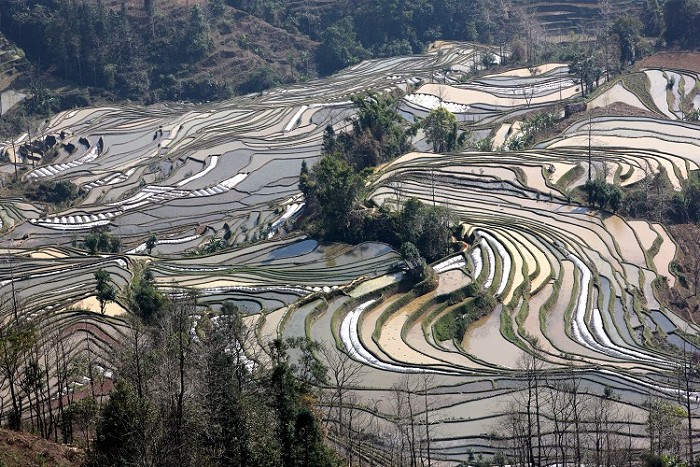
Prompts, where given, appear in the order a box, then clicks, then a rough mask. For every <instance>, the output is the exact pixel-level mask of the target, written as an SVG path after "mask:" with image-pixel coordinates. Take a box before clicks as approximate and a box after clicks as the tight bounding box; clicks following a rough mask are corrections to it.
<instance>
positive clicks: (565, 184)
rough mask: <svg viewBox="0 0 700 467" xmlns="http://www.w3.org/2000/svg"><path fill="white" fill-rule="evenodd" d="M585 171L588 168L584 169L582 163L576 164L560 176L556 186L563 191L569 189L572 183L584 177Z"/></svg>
mask: <svg viewBox="0 0 700 467" xmlns="http://www.w3.org/2000/svg"><path fill="white" fill-rule="evenodd" d="M585 172H586V169H584V168H583V166H581V164H576V165H575V166H573V167H572V168H570V169H569V170H567V171H566V173H565V174H564V175H562V176H561V177H560V178H559V180H558V181H557V183H555V186H556V187H558V188H559V189H560V190H562V191H564V190H567V189H568V188H569V186H570V185H571V184H572V183H574V182H575V181H576V180H578V179H579V178H581V177H583V174H584V173H585Z"/></svg>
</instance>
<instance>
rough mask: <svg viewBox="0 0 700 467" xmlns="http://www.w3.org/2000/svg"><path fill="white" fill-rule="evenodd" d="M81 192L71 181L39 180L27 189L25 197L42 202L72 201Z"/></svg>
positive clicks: (59, 202)
mask: <svg viewBox="0 0 700 467" xmlns="http://www.w3.org/2000/svg"><path fill="white" fill-rule="evenodd" d="M82 194H83V192H82V190H80V189H78V187H77V186H75V185H73V184H72V183H71V182H68V181H65V180H61V181H58V182H39V183H38V184H37V185H35V186H32V187H31V188H30V189H29V190H27V193H26V195H27V198H29V199H30V200H32V201H39V202H43V203H52V204H61V203H66V202H69V201H73V200H74V199H76V198H79V197H80V196H81V195H82Z"/></svg>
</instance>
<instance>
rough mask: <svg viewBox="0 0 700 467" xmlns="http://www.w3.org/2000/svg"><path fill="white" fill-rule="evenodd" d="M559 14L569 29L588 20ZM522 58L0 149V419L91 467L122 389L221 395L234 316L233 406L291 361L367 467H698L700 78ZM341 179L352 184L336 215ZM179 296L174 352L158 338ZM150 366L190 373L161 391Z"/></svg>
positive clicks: (458, 65)
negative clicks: (212, 389) (153, 355)
mask: <svg viewBox="0 0 700 467" xmlns="http://www.w3.org/2000/svg"><path fill="white" fill-rule="evenodd" d="M562 3H565V2H562ZM580 3H581V5H583V4H586V2H580ZM581 5H579V7H580V8H581V11H584V12H586V11H588V10H587V8H588V7H586V6H585V5H583V6H581ZM566 6H567V7H569V6H571V5H566ZM319 8H320V7H319ZM551 9H556V8H555V6H553V5H549V6H548V7H542V8H541V10H538V11H539V13H538V14H539V15H540V16H541V17H540V19H541V20H543V21H545V22H546V24H548V25H549V26H547V27H549V28H551V30H552V31H554V30H556V28H557V27H561V28H564V29H567V28H569V24H570V23H571V24H574V23H580V21H581V20H580V18H578V17H577V16H576V15H579V14H581V12H580V11H579V10H578V9H576V10H572V11H574V13H571V12H568V13H567V12H566V11H563V10H562V11H559V10H557V11H554V12H552V11H550V10H551ZM572 17H573V19H571V18H572ZM560 23H561V24H560ZM545 29H546V28H545ZM550 32H551V31H550ZM554 34H558V33H554ZM552 37H554V36H552ZM512 53H515V51H514V50H511V48H510V47H503V46H499V45H496V46H487V45H481V44H478V43H476V42H460V41H450V40H438V41H435V42H433V43H431V44H430V46H428V47H427V48H426V50H425V51H424V52H423V53H419V54H413V55H408V54H404V55H399V56H394V57H389V58H373V59H366V60H363V61H361V62H359V63H356V64H353V65H351V66H349V67H347V68H345V69H343V70H341V71H339V72H337V73H335V74H333V75H331V76H329V77H326V78H314V79H309V80H307V81H304V82H299V83H296V84H285V85H281V86H277V87H273V88H271V89H268V90H264V91H260V92H254V93H248V94H242V95H238V96H235V97H230V98H228V99H226V100H221V101H216V102H204V103H200V104H193V103H188V102H175V101H169V102H163V103H158V104H155V105H150V106H145V105H137V104H133V105H129V104H122V103H119V104H118V105H117V104H116V103H115V104H114V105H103V106H97V107H82V108H75V109H72V110H65V111H62V112H60V113H56V114H54V115H52V116H51V117H50V118H49V119H47V120H46V121H44V122H43V123H42V124H41V125H40V126H39V127H37V128H33V129H30V131H29V132H24V133H23V134H21V135H19V136H17V137H15V138H13V139H12V140H7V141H4V142H2V144H1V145H0V150H1V151H2V155H3V157H2V165H1V166H0V173H2V176H3V195H2V196H3V197H2V198H1V199H0V229H1V230H0V253H1V254H2V258H1V259H0V297H2V298H1V310H0V311H1V313H2V316H3V320H4V321H3V322H4V323H5V326H6V327H7V330H6V331H5V332H6V333H7V335H6V336H3V335H0V340H2V342H3V343H2V349H0V367H1V369H2V373H1V374H2V377H0V381H1V382H2V386H0V416H1V417H2V424H3V425H8V424H9V425H11V424H12V422H13V420H14V422H15V423H16V424H22V425H24V426H29V425H30V424H31V427H32V430H31V431H34V432H35V433H38V434H40V435H41V436H44V437H46V438H49V439H51V438H52V437H54V435H55V437H56V438H57V439H62V440H63V441H64V442H66V443H68V442H75V443H77V444H79V441H78V440H80V439H84V440H85V442H86V443H89V442H90V441H89V440H90V439H91V438H95V439H96V440H97V441H96V442H97V443H98V444H99V443H100V442H103V441H104V439H106V438H103V437H104V436H106V435H105V434H104V433H103V434H102V435H100V434H99V431H98V434H97V435H94V434H91V433H92V431H91V430H95V429H96V426H97V425H96V423H97V422H95V419H94V418H90V417H89V416H88V415H89V413H92V412H90V410H93V409H89V407H88V404H87V403H82V405H81V401H83V402H84V401H86V400H95V401H98V403H99V404H100V405H104V404H113V403H114V400H117V399H116V398H115V397H112V400H110V401H109V402H106V401H107V400H108V399H110V396H109V394H110V391H114V390H115V389H114V388H120V387H121V386H120V384H119V382H120V379H127V380H129V381H132V380H133V381H134V383H133V385H134V386H138V394H139V397H141V396H142V394H141V393H142V391H143V392H148V391H153V390H154V388H153V387H154V385H155V386H160V385H162V387H163V388H168V389H167V391H171V392H169V393H168V394H172V395H173V396H172V398H171V399H169V402H167V403H164V404H165V405H168V404H171V406H172V407H175V408H174V409H172V416H173V417H174V418H178V417H179V418H178V420H180V422H182V420H184V419H187V417H188V415H187V410H186V407H187V403H186V402H183V401H187V400H192V401H197V400H201V401H206V400H207V396H206V394H209V393H207V392H206V391H205V389H202V387H200V386H199V385H195V384H187V383H186V378H190V377H192V378H193V379H194V376H191V375H192V374H194V373H196V372H198V371H205V370H206V371H210V369H209V367H206V369H205V368H204V367H205V366H206V365H205V364H204V363H202V362H204V361H209V360H207V359H208V358H209V357H208V356H207V357H206V358H205V357H203V356H202V355H205V353H204V351H202V350H194V349H196V348H206V349H209V350H207V351H208V352H213V350H211V349H213V348H215V347H211V346H214V344H216V343H214V344H213V343H212V340H211V339H210V338H209V335H210V333H212V332H213V331H212V330H217V329H219V328H226V327H227V326H229V324H230V323H231V322H235V323H236V324H235V326H233V325H231V326H233V327H235V332H234V331H232V334H230V335H229V334H227V335H226V336H227V337H226V339H225V342H223V343H220V347H216V348H217V349H219V350H218V352H219V354H221V355H224V354H225V355H229V356H232V355H233V356H234V358H235V361H236V362H235V364H236V365H237V366H236V368H238V369H237V370H236V375H237V376H236V378H238V384H239V385H241V384H243V385H244V384H247V383H245V381H248V380H250V381H254V380H255V379H256V378H258V377H259V378H262V376H259V375H263V374H268V373H266V372H268V371H269V369H270V368H276V365H279V364H280V362H283V363H284V364H286V362H287V361H288V362H289V365H291V367H292V368H293V373H294V377H295V378H298V379H299V380H301V381H303V382H304V383H308V387H306V386H304V388H305V389H304V390H305V391H307V399H305V402H303V403H302V405H304V404H306V405H305V407H306V406H308V407H310V409H309V410H310V411H311V413H313V414H316V415H317V416H318V417H319V420H320V422H319V423H320V425H321V432H322V433H323V435H324V437H325V439H326V441H325V442H326V443H327V444H328V445H330V446H331V447H332V448H333V449H334V450H336V451H338V452H339V453H341V454H342V456H343V459H345V460H346V462H345V463H346V465H365V464H367V465H410V466H418V465H421V466H426V465H506V464H507V465H583V464H585V465H598V466H602V465H605V466H613V465H616V466H617V465H640V462H642V460H641V459H642V456H643V454H644V453H650V454H649V455H652V456H654V455H656V456H659V458H660V459H661V458H663V459H666V460H665V461H664V462H667V461H668V460H669V459H681V458H682V459H686V460H687V464H682V463H681V464H682V465H692V464H693V462H694V456H696V455H697V454H696V453H697V452H698V450H700V434H699V433H696V431H699V430H700V419H699V417H700V406H699V405H700V402H699V399H698V398H699V397H700V384H699V383H700V371H698V369H700V366H699V365H700V363H699V362H700V361H699V360H698V358H697V355H698V354H700V326H699V325H698V324H697V321H696V320H697V311H698V304H699V299H698V298H697V291H698V287H699V286H700V257H699V256H698V254H700V248H698V242H700V239H699V238H698V237H697V235H698V234H699V233H700V229H697V227H696V226H693V225H691V224H694V223H697V221H698V220H699V219H700V197H699V196H698V193H700V188H699V187H700V182H699V181H698V173H700V172H698V171H699V170H700V125H699V124H698V122H697V114H698V110H697V109H700V68H698V67H696V66H694V65H695V64H696V63H697V60H698V56H697V55H696V54H693V53H687V54H685V55H683V56H684V57H685V58H684V59H683V60H676V59H667V60H664V54H663V53H662V54H658V55H652V56H651V57H648V58H646V59H645V60H642V61H638V62H637V63H636V64H635V66H634V68H631V69H628V70H627V71H626V72H625V73H621V74H615V73H607V72H606V71H604V70H601V71H600V72H599V73H598V75H597V76H595V78H590V77H589V76H588V75H585V71H582V68H583V67H584V66H585V63H584V62H583V61H582V62H580V63H576V62H574V63H572V62H571V61H569V62H564V61H552V62H540V63H538V64H537V65H536V66H535V65H531V66H524V65H517V64H511V54H512ZM692 60H695V63H690V62H691V61H692ZM575 65H580V67H581V68H578V69H577V67H576V66H575ZM388 107H391V109H389V110H387V108H388ZM373 112H374V113H373ZM381 112H384V113H381ZM377 115H381V116H385V115H390V116H391V119H393V120H391V122H390V123H389V124H387V125H389V126H388V127H386V128H390V130H386V131H385V132H384V133H382V135H381V136H377V134H378V133H377V131H375V130H376V128H377V126H373V125H378V124H377V123H376V122H377V121H380V120H381V118H379V117H377V118H376V120H371V118H374V117H376V116H377ZM440 116H442V118H445V119H446V120H445V121H447V122H449V124H451V125H453V126H452V127H449V126H448V128H447V130H446V133H439V131H438V130H441V129H440V128H438V127H437V126H435V127H431V124H430V123H429V122H434V121H435V120H434V119H437V118H438V117H440ZM382 118H383V117H382ZM367 122H370V123H367ZM381 122H382V124H385V122H386V120H381ZM392 125H393V126H392ZM397 128H398V129H400V131H399V130H397ZM373 131H374V133H372V132H373ZM450 131H452V133H450ZM397 132H400V133H401V134H400V138H399V137H398V136H396V135H397V134H398V133H397ZM367 134H373V135H374V138H375V139H376V141H379V143H375V142H373V141H374V140H372V141H370V142H368V141H369V140H368V139H362V138H369V137H367V136H366V135H367ZM363 135H365V136H363ZM394 137H396V138H397V139H396V141H400V142H399V143H396V144H395V145H394V146H391V148H392V150H394V151H395V154H396V157H392V158H383V156H382V154H384V151H385V147H389V146H390V145H386V146H381V148H380V149H378V148H379V145H381V144H384V143H385V142H386V141H395V140H393V139H390V138H394ZM353 138H354V139H353ZM401 138H404V139H401ZM348 141H351V143H352V144H356V146H352V144H351V143H348ZM358 147H359V148H360V149H357V148H358ZM348 148H350V149H348ZM343 151H345V154H350V156H348V157H350V158H351V159H349V160H350V162H349V163H346V162H342V164H341V162H337V160H336V159H337V157H336V156H334V154H335V153H336V152H340V153H342V152H343ZM353 151H354V152H353ZM377 154H379V156H376V155H377ZM372 155H374V156H375V159H373V160H372V162H371V163H365V161H366V158H368V157H373V156H372ZM338 157H339V156H338ZM352 157H356V159H352ZM362 158H364V159H362ZM360 160H361V161H362V163H361V164H362V165H361V167H360V169H361V170H357V172H356V173H355V172H353V171H352V167H353V163H354V162H353V161H360ZM333 161H335V162H333ZM332 164H336V165H332ZM359 164H360V162H357V164H356V165H355V166H356V167H357V166H358V165H359ZM325 168H328V170H329V171H330V170H334V171H335V172H333V173H334V174H341V175H339V177H340V176H344V177H346V178H345V179H342V180H341V181H342V182H343V183H346V184H343V183H341V182H338V181H337V180H336V182H335V183H336V184H335V185H333V186H332V187H331V188H329V189H328V190H326V191H324V188H323V186H322V184H323V183H324V180H325V179H324V178H323V177H324V176H325V175H324V173H325V172H322V170H324V169H325ZM351 172H352V173H351ZM300 173H301V178H300ZM328 173H330V172H328ZM353 177H355V178H353ZM348 180H350V181H348ZM351 189H352V190H354V191H353V195H354V196H355V198H354V201H353V202H352V203H350V204H347V205H346V204H343V202H342V201H341V198H342V197H343V196H345V193H346V191H344V190H351ZM66 193H67V194H66ZM54 196H63V197H64V199H62V200H61V201H60V202H54V201H52V199H51V197H54ZM66 200H67V201H66ZM421 216H422V217H421ZM431 216H432V217H431ZM416 219H423V221H419V220H416ZM425 219H427V220H425ZM669 219H672V220H669ZM331 221H335V222H336V224H334V225H332V226H331V227H328V226H327V224H324V222H331ZM421 222H422V223H421ZM392 225H399V226H400V227H399V228H398V230H397V229H394V230H392V227H390V226H392ZM410 226H417V227H415V229H414V228H413V227H410ZM409 227H410V228H409ZM395 230H397V231H395ZM368 232H374V233H372V234H371V235H370V234H369V233H368ZM437 236H440V238H439V239H437V238H436V237H437ZM407 244H409V245H408V246H407ZM415 245H418V248H417V247H416V246H415ZM430 248H432V249H430ZM417 250H420V251H417ZM144 297H146V298H144ZM149 300H150V301H149ZM158 300H167V301H168V303H169V305H168V307H169V308H167V309H168V310H170V311H169V313H172V315H173V316H175V317H179V318H172V322H171V321H167V320H166V321H165V322H166V323H169V324H167V326H171V327H173V326H175V327H177V326H180V328H178V329H179V331H178V330H176V331H172V329H174V328H168V329H171V332H172V334H168V335H169V336H170V337H169V339H172V341H168V340H166V339H163V340H162V341H161V340H159V339H158V338H151V337H149V336H148V335H147V333H146V332H145V331H144V330H143V328H144V326H147V325H150V324H152V323H159V322H160V321H158V320H160V319H161V318H158V316H159V315H158V313H160V312H155V311H154V312H153V314H149V313H151V311H150V310H151V309H150V308H149V307H151V306H152V307H153V310H155V309H156V308H157V307H158V306H160V305H159V303H160V302H158ZM134 304H137V305H136V308H135V305H134ZM232 310H233V311H232ZM138 316H140V318H139V319H137V318H136V317H138ZM234 317H235V318H234ZM178 319H179V320H178ZM144 323H145V324H144ZM156 326H161V327H162V328H163V329H165V327H166V325H163V324H156ZM233 327H232V328H231V329H233ZM226 329H228V328H226ZM162 332H165V331H162ZM13 333H14V334H13ZM30 335H31V337H27V336H30ZM23 336H24V337H23ZM23 339H24V340H23ZM185 341H186V343H183V342H185ZM216 345H219V344H216ZM150 348H152V349H156V351H160V350H158V349H161V350H162V352H163V354H164V355H171V354H169V353H168V352H171V351H172V352H173V353H172V358H170V357H167V358H165V357H164V359H163V360H162V361H161V360H159V361H161V363H160V364H155V365H153V366H152V367H149V366H148V365H149V364H148V362H146V363H144V362H141V361H139V355H143V356H144V359H146V357H145V356H146V355H148V352H149V350H148V349H150ZM173 349H175V350H173ZM178 349H179V350H178ZM200 351H201V352H202V353H198V352H200ZM178 352H179V353H178ZM206 355H208V354H206ZM149 358H150V357H149ZM186 359H187V362H186ZM287 359H288V360H287ZM124 361H128V362H130V363H128V364H124ZM197 361H199V362H200V363H198V362H197ZM315 365H317V366H315ZM25 368H30V369H33V371H34V372H35V373H36V374H35V375H34V379H32V378H30V377H29V376H26V375H25V373H26V372H28V371H29V370H25ZM186 368H187V370H186ZM318 368H322V370H321V373H322V374H317V373H315V372H316V371H317V370H318ZM142 371H143V373H142ZM149 372H150V373H149ZM188 372H189V373H188ZM26 374H27V375H31V374H32V373H26ZM144 374H149V375H151V376H144ZM134 375H136V376H134ZM266 377H267V376H266ZM149 378H150V379H149ZM178 378H180V379H178ZM265 381H268V380H267V379H266V380H265ZM271 381H273V383H270V384H273V385H274V379H272V380H271ZM142 382H143V388H142V387H141V383H142ZM250 384H252V383H250ZM149 385H150V388H149ZM163 390H164V391H165V390H166V389H163ZM239 390H240V387H239ZM134 391H136V390H135V389H134ZM120 394H121V393H120ZM124 397H126V396H124ZM130 397H131V396H130ZM134 397H135V396H134ZM178 398H179V399H178ZM127 399H128V398H127ZM127 399H124V400H127ZM165 399H167V398H165ZM165 399H164V400H165ZM119 400H121V399H119ZM124 404H126V402H124ZM183 405H184V406H185V409H183ZM71 406H76V407H80V409H79V410H73V411H71V412H69V413H70V417H71V418H70V420H71V422H70V423H71V435H70V437H67V436H66V435H65V428H64V427H65V425H64V423H65V422H63V421H61V420H63V419H64V418H65V417H67V415H64V413H63V412H64V411H66V413H68V411H69V410H71V409H70V407H71ZM86 407H88V408H86ZM88 409H89V410H88ZM94 410H97V409H94ZM144 410H145V409H144ZM134 413H138V411H137V412H134ZM86 414H88V415H86ZM13 417H14V418H13ZM135 417H136V416H135ZM261 420H262V419H256V423H260V424H263V425H264V424H265V423H266V422H264V421H261ZM114 423H116V422H114ZM120 423H121V422H120ZM182 423H185V422H182ZM201 423H202V424H205V425H206V424H208V423H210V422H209V421H206V420H204V421H202V422H201ZM297 423H298V419H297ZM59 430H64V431H62V433H64V434H63V435H61V436H59V434H58V433H59ZM81 430H82V431H81ZM293 430H294V429H292V431H293ZM296 430H297V432H295V433H297V434H295V436H297V435H298V430H299V428H298V426H297V428H296ZM101 436H102V437H101ZM149 436H150V435H149ZM153 436H154V437H155V435H153ZM173 436H175V438H174V439H178V440H179V439H180V438H178V437H177V436H179V435H173ZM69 438H70V439H69ZM154 446H155V444H154ZM148 449H151V450H153V452H155V450H156V448H155V447H150V448H148ZM158 449H160V448H158ZM222 449H223V448H222ZM251 449H252V448H251ZM148 452H152V451H148ZM88 454H89V450H88ZM307 454H308V453H307ZM279 455H280V456H281V458H284V455H285V454H284V453H282V454H279ZM662 456H666V457H662ZM182 462H183V465H184V461H182ZM306 462H308V463H306V464H303V463H301V464H298V465H315V464H314V461H310V460H309V458H308V457H307V458H306ZM679 462H680V461H679ZM681 464H678V465H681ZM109 465H111V464H109ZM115 465H121V464H115ZM124 465H127V464H124ZM129 465H131V464H129ZM134 465H137V464H134ZM138 465H141V464H138ZM206 465H209V464H206ZM212 465H214V464H212ZM216 465H219V464H216ZM221 465H224V464H221ZM225 465H229V464H225ZM249 465H254V464H253V463H252V461H251V464H249ZM285 465H286V464H285ZM319 465H320V464H319ZM324 465H325V464H324ZM653 465H656V464H653ZM659 465H660V464H659Z"/></svg>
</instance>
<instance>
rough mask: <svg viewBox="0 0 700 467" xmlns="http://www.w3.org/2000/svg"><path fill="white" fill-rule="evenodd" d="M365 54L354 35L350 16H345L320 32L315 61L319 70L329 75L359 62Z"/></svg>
mask: <svg viewBox="0 0 700 467" xmlns="http://www.w3.org/2000/svg"><path fill="white" fill-rule="evenodd" d="M365 56H366V52H365V50H364V48H363V47H362V45H361V44H360V43H359V42H358V40H357V36H356V35H355V27H354V25H353V22H352V18H351V17H345V18H343V19H341V20H340V21H338V22H337V23H335V24H333V25H332V26H330V27H329V28H328V29H326V30H325V31H323V33H322V34H321V45H320V46H319V48H318V50H317V59H316V61H317V63H318V69H319V72H320V73H321V74H324V75H329V74H331V73H333V72H335V71H337V70H340V69H341V68H345V67H348V66H350V65H352V64H354V63H357V62H359V61H360V60H362V59H363V58H364V57H365Z"/></svg>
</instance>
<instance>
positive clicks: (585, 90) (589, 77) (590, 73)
mask: <svg viewBox="0 0 700 467" xmlns="http://www.w3.org/2000/svg"><path fill="white" fill-rule="evenodd" d="M569 72H570V73H571V74H572V75H574V76H575V77H576V82H577V83H578V84H580V85H581V96H582V97H585V96H586V95H587V94H589V93H590V92H591V91H593V85H594V84H595V83H597V82H598V81H599V80H600V77H601V75H602V72H603V71H602V69H601V68H600V67H599V66H598V64H597V62H596V58H595V56H594V54H593V51H589V52H587V53H579V54H575V55H574V56H573V57H572V58H571V60H570V61H569Z"/></svg>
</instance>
